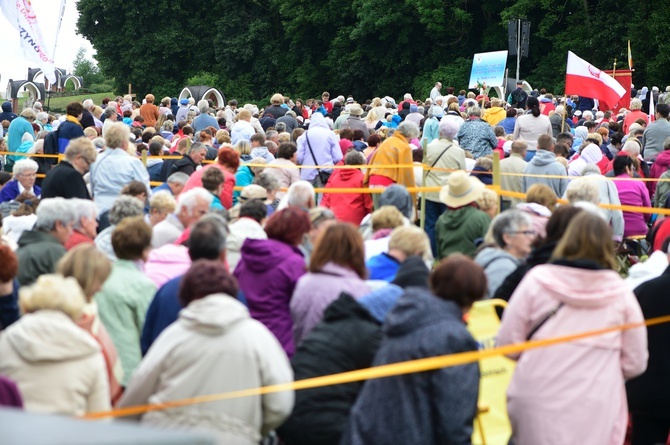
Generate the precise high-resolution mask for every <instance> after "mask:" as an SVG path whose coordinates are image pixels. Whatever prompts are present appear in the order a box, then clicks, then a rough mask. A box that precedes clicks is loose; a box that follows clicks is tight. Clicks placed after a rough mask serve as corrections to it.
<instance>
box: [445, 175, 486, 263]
mask: <svg viewBox="0 0 670 445" xmlns="http://www.w3.org/2000/svg"><path fill="white" fill-rule="evenodd" d="M485 188H486V186H485V185H484V183H482V182H481V181H480V180H479V179H477V178H475V177H472V176H468V174H467V173H466V172H464V171H456V172H453V173H452V174H450V175H449V179H448V180H447V185H445V186H444V187H442V190H441V191H440V201H442V202H443V203H444V204H445V205H446V206H447V210H445V212H444V213H443V214H442V216H440V218H439V219H438V220H437V224H436V225H435V234H436V239H437V253H436V256H437V259H438V260H440V259H442V258H445V257H447V256H449V255H451V254H452V253H462V254H464V255H468V256H469V257H474V256H475V250H476V249H475V240H477V239H479V238H483V237H484V236H485V235H486V232H487V230H488V228H489V224H491V217H490V216H489V215H487V214H486V213H484V212H483V211H481V210H480V209H479V207H478V206H477V203H476V201H477V199H478V198H479V197H480V196H481V195H482V193H483V191H484V189H485Z"/></svg>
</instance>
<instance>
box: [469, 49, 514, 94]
mask: <svg viewBox="0 0 670 445" xmlns="http://www.w3.org/2000/svg"><path fill="white" fill-rule="evenodd" d="M505 66H507V51H493V52H490V53H479V54H475V57H474V58H473V59H472V71H470V83H469V86H468V88H477V84H478V83H479V84H486V86H487V87H501V86H503V85H504V83H505Z"/></svg>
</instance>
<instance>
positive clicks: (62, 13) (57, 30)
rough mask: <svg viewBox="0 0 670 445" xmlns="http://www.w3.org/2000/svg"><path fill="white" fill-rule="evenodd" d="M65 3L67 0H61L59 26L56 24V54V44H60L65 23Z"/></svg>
mask: <svg viewBox="0 0 670 445" xmlns="http://www.w3.org/2000/svg"><path fill="white" fill-rule="evenodd" d="M65 3H66V0H60V8H59V9H58V26H56V36H55V37H54V52H53V54H54V55H56V46H57V45H58V35H59V34H60V26H61V25H62V24H63V16H64V15H65Z"/></svg>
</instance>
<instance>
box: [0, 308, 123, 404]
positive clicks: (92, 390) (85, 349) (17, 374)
mask: <svg viewBox="0 0 670 445" xmlns="http://www.w3.org/2000/svg"><path fill="white" fill-rule="evenodd" d="M0 374H3V375H6V376H7V377H9V378H11V379H12V380H14V381H15V382H16V383H17V384H18V386H19V391H20V392H21V396H22V397H23V403H24V406H25V408H26V410H27V411H31V412H39V413H50V414H64V415H71V416H78V415H82V414H85V413H87V412H94V411H106V410H108V409H110V403H109V382H108V380H107V370H106V367H105V360H104V358H103V355H102V352H100V346H99V345H98V343H97V342H96V341H95V339H94V338H93V337H92V336H91V335H90V334H89V333H88V332H86V331H84V330H83V329H81V328H80V327H79V326H77V325H76V324H75V323H74V322H73V321H72V320H71V319H70V317H68V316H67V315H65V314H64V313H62V312H59V311H52V310H41V311H37V312H35V313H32V314H26V315H24V316H23V317H21V318H20V319H19V320H18V321H17V322H16V323H14V324H12V325H11V326H10V327H8V328H7V330H5V331H4V332H3V333H2V334H1V335H0Z"/></svg>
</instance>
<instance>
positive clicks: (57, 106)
mask: <svg viewBox="0 0 670 445" xmlns="http://www.w3.org/2000/svg"><path fill="white" fill-rule="evenodd" d="M105 97H109V98H110V99H114V98H115V97H116V94H114V93H113V92H111V91H110V92H109V93H97V94H82V95H80V96H67V97H52V98H51V99H50V100H47V101H46V102H45V103H44V105H45V107H46V106H47V105H49V108H50V111H51V112H52V113H65V107H66V106H67V104H69V103H70V102H75V101H79V102H83V101H85V100H86V99H93V102H95V104H96V105H100V103H101V102H102V99H104V98H105Z"/></svg>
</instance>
